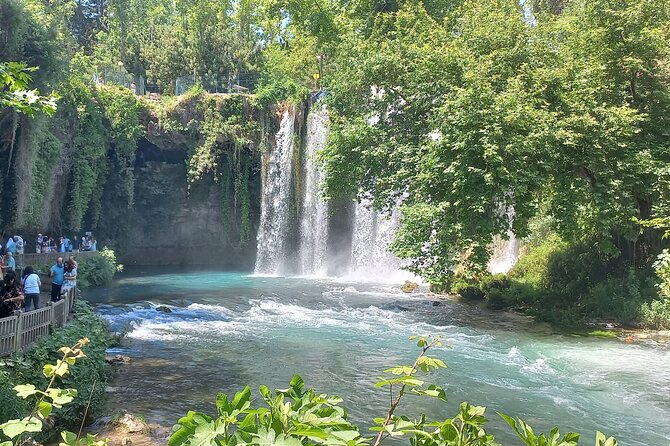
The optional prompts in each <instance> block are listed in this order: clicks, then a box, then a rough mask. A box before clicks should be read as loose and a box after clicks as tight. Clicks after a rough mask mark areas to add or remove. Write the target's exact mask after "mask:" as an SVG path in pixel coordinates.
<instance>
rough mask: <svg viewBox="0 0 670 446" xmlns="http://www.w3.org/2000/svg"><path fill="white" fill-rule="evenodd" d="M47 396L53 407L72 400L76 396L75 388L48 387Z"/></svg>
mask: <svg viewBox="0 0 670 446" xmlns="http://www.w3.org/2000/svg"><path fill="white" fill-rule="evenodd" d="M47 397H48V398H50V399H51V401H52V402H53V405H54V406H55V407H60V406H62V405H63V404H68V403H70V402H72V400H74V399H75V398H76V397H77V389H49V390H47Z"/></svg>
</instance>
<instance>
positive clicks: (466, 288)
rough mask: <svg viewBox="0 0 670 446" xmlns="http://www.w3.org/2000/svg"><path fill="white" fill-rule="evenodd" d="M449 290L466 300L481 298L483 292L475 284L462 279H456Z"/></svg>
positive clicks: (482, 297)
mask: <svg viewBox="0 0 670 446" xmlns="http://www.w3.org/2000/svg"><path fill="white" fill-rule="evenodd" d="M451 292H452V293H454V294H458V295H460V296H461V297H462V298H463V299H466V300H482V299H484V293H483V292H482V290H480V289H479V287H478V286H477V285H473V284H471V283H469V282H467V281H466V280H464V279H456V280H455V281H454V283H453V285H452V286H451Z"/></svg>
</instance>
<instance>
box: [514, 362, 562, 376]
mask: <svg viewBox="0 0 670 446" xmlns="http://www.w3.org/2000/svg"><path fill="white" fill-rule="evenodd" d="M521 371H522V372H526V373H530V374H533V375H548V374H551V375H553V374H555V373H556V371H555V370H554V369H552V368H551V366H549V364H547V360H546V359H544V358H538V359H536V360H535V361H534V362H533V363H531V364H528V365H525V366H523V367H521Z"/></svg>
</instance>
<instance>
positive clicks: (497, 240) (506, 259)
mask: <svg viewBox="0 0 670 446" xmlns="http://www.w3.org/2000/svg"><path fill="white" fill-rule="evenodd" d="M505 213H506V215H507V218H508V219H509V223H510V227H511V226H512V222H513V221H514V215H515V214H514V208H509V209H507V211H506V212H505ZM520 248H521V243H520V242H519V240H517V238H516V236H515V235H514V232H512V230H511V229H510V230H509V231H507V240H505V239H504V238H502V237H501V236H495V237H494V238H493V253H492V255H491V259H490V260H489V264H488V270H489V272H491V273H493V274H497V273H503V274H507V273H508V272H509V270H511V269H512V267H513V266H514V264H516V261H517V260H518V259H519V250H520Z"/></svg>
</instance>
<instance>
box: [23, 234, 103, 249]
mask: <svg viewBox="0 0 670 446" xmlns="http://www.w3.org/2000/svg"><path fill="white" fill-rule="evenodd" d="M97 250H98V242H97V241H96V240H95V237H94V236H93V235H92V234H90V233H87V234H86V235H84V236H82V237H81V238H78V237H77V236H73V237H72V238H70V237H68V236H67V235H61V236H60V238H59V239H58V242H57V243H56V241H55V240H54V239H53V238H52V237H49V236H47V235H42V234H37V239H36V240H35V252H36V253H38V254H40V253H49V252H76V251H97Z"/></svg>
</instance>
